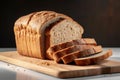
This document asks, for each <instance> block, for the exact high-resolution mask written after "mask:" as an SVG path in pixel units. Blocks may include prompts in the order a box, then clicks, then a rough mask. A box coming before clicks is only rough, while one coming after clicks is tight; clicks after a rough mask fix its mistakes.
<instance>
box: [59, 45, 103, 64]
mask: <svg viewBox="0 0 120 80" xmlns="http://www.w3.org/2000/svg"><path fill="white" fill-rule="evenodd" d="M102 51H103V50H102V46H94V47H92V48H90V49H86V50H84V51H75V52H73V53H70V54H66V55H65V56H63V57H61V59H62V61H63V62H64V63H65V64H68V63H71V62H73V61H74V59H77V58H83V57H87V56H91V55H94V54H96V53H99V52H102Z"/></svg>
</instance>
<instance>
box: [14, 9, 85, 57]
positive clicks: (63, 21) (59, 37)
mask: <svg viewBox="0 0 120 80" xmlns="http://www.w3.org/2000/svg"><path fill="white" fill-rule="evenodd" d="M83 31H84V30H83V27H82V26H81V25H80V24H78V23H77V22H76V21H74V20H73V19H72V18H70V17H69V16H66V15H64V14H61V13H56V12H54V11H40V12H33V13H31V14H28V15H25V16H22V17H20V18H19V19H18V20H16V22H15V24H14V33H15V41H16V47H17V51H18V53H19V54H21V55H24V56H30V57H35V58H40V59H45V58H49V55H47V54H46V50H47V49H48V48H49V47H50V46H53V45H56V44H60V43H63V42H68V41H70V40H74V39H80V38H81V37H82V34H83Z"/></svg>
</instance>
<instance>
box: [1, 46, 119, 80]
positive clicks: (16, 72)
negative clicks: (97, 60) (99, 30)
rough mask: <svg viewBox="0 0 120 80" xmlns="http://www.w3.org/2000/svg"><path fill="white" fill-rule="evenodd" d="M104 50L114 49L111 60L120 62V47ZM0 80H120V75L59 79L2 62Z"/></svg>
mask: <svg viewBox="0 0 120 80" xmlns="http://www.w3.org/2000/svg"><path fill="white" fill-rule="evenodd" d="M104 49H112V50H113V55H112V56H111V57H110V59H113V60H117V61H120V48H119V47H107V48H106V47H104ZM14 50H16V48H0V52H3V51H14ZM0 80H120V73H114V74H103V75H97V76H88V77H77V78H68V79H59V78H55V77H52V76H49V75H46V74H42V73H38V72H35V71H32V70H28V69H25V68H22V67H19V66H15V65H12V64H9V63H5V62H1V61H0Z"/></svg>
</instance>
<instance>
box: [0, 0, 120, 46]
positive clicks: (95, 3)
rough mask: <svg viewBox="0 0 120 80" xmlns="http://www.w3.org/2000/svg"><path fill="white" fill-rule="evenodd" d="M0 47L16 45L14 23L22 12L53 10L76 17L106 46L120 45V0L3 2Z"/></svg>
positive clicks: (89, 33) (87, 31)
mask: <svg viewBox="0 0 120 80" xmlns="http://www.w3.org/2000/svg"><path fill="white" fill-rule="evenodd" d="M0 5H1V7H0V47H16V46H15V39H14V32H13V26H14V22H15V21H16V20H17V19H18V18H19V17H21V16H23V15H26V14H29V13H31V12H34V11H41V10H53V11H56V12H60V13H63V14H66V15H68V16H70V17H72V18H73V19H74V20H76V21H77V22H78V23H80V24H81V25H82V26H83V28H84V30H85V32H84V34H83V37H92V38H95V40H96V41H97V43H98V44H101V45H102V46H105V47H120V35H119V34H120V0H8V1H6V0H5V2H0Z"/></svg>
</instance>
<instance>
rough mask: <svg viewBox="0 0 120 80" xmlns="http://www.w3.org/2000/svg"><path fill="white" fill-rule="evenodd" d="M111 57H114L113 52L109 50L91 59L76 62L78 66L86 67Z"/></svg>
mask: <svg viewBox="0 0 120 80" xmlns="http://www.w3.org/2000/svg"><path fill="white" fill-rule="evenodd" d="M111 55H112V50H111V49H109V50H107V51H103V52H101V53H98V54H94V55H92V56H89V57H84V58H77V59H74V61H75V63H76V65H80V66H84V65H90V64H96V63H98V62H100V61H102V60H104V59H107V58H109V57H110V56H111Z"/></svg>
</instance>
